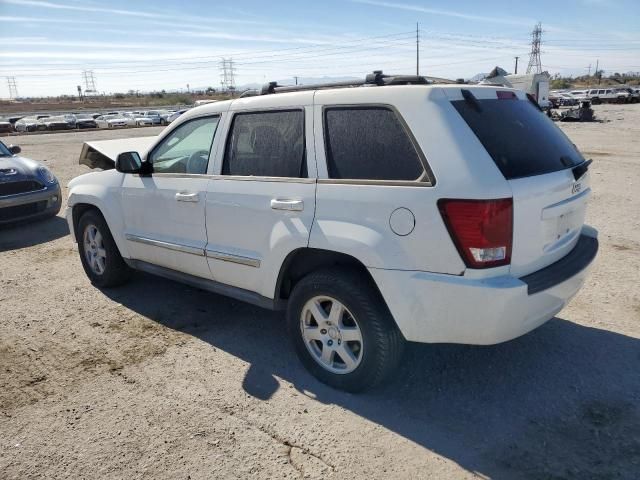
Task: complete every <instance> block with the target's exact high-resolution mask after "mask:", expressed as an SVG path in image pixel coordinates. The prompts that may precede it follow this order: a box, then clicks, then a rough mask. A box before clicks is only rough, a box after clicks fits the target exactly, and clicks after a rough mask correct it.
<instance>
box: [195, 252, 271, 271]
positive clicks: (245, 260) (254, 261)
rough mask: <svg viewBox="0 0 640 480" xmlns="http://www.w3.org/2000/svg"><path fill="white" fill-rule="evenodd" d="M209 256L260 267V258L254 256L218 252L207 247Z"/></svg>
mask: <svg viewBox="0 0 640 480" xmlns="http://www.w3.org/2000/svg"><path fill="white" fill-rule="evenodd" d="M205 254H206V256H207V258H213V259H215V260H222V261H223V262H232V263H239V264H240V265H247V266H248V267H254V268H260V259H258V258H252V257H243V256H242V255H233V254H231V253H224V252H218V251H216V250H211V249H209V248H207V249H206V250H205Z"/></svg>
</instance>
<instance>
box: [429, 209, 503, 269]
mask: <svg viewBox="0 0 640 480" xmlns="http://www.w3.org/2000/svg"><path fill="white" fill-rule="evenodd" d="M438 208H440V213H441V215H442V218H443V220H444V223H445V224H446V226H447V229H448V230H449V234H450V235H451V239H452V240H453V243H454V244H455V245H456V248H457V249H458V252H459V253H460V256H461V257H462V259H463V260H464V262H465V264H466V265H467V267H469V268H489V267H498V266H501V265H509V263H510V262H511V245H512V241H513V199H511V198H501V199H498V200H454V199H442V200H440V201H438Z"/></svg>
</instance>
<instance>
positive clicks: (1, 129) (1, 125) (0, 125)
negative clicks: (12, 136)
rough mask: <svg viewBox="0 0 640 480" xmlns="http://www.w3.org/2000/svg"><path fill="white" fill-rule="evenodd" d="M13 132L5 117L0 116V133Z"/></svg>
mask: <svg viewBox="0 0 640 480" xmlns="http://www.w3.org/2000/svg"><path fill="white" fill-rule="evenodd" d="M11 132H13V125H12V124H11V122H10V121H9V120H8V119H6V118H0V133H11Z"/></svg>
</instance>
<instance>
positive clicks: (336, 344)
mask: <svg viewBox="0 0 640 480" xmlns="http://www.w3.org/2000/svg"><path fill="white" fill-rule="evenodd" d="M287 327H288V330H289V335H290V338H291V341H292V342H293V346H294V348H295V351H296V353H297V355H298V358H299V359H300V361H301V362H302V363H303V365H304V366H305V367H306V368H307V370H309V371H310V372H311V373H312V374H313V375H314V376H315V377H316V378H317V379H318V380H320V381H321V382H323V383H326V384H327V385H329V386H331V387H334V388H337V389H340V390H345V391H348V392H359V391H362V390H365V389H367V388H370V387H373V386H375V385H377V384H379V383H381V382H382V381H383V380H385V379H386V378H387V377H388V375H389V374H390V373H391V372H392V371H393V370H394V369H395V368H396V367H397V366H398V364H399V363H400V360H401V358H402V352H403V347H404V338H403V337H402V334H401V333H400V331H399V330H398V328H397V326H396V324H395V322H394V321H393V318H392V317H391V314H390V312H389V310H388V308H387V306H386V304H385V303H384V301H383V300H382V298H381V296H380V294H379V293H378V291H377V290H376V289H375V287H374V286H373V285H372V282H371V280H370V278H368V277H367V276H366V275H364V274H363V273H360V272H359V271H357V270H353V269H348V268H334V269H327V270H319V271H316V272H312V273H310V274H309V275H307V276H306V277H304V278H303V279H302V280H300V281H299V282H298V283H297V284H296V285H295V287H294V289H293V292H292V293H291V296H290V298H289V302H288V309H287Z"/></svg>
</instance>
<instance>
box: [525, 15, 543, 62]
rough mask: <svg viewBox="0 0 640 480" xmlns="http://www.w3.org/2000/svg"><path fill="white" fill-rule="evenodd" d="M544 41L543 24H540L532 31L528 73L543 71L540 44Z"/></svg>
mask: <svg viewBox="0 0 640 480" xmlns="http://www.w3.org/2000/svg"><path fill="white" fill-rule="evenodd" d="M541 43H542V24H541V23H539V22H538V24H537V25H536V26H535V28H534V29H533V32H531V54H530V55H529V65H528V66H527V73H532V72H531V71H532V70H533V73H542V61H541V60H540V44H541Z"/></svg>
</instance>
